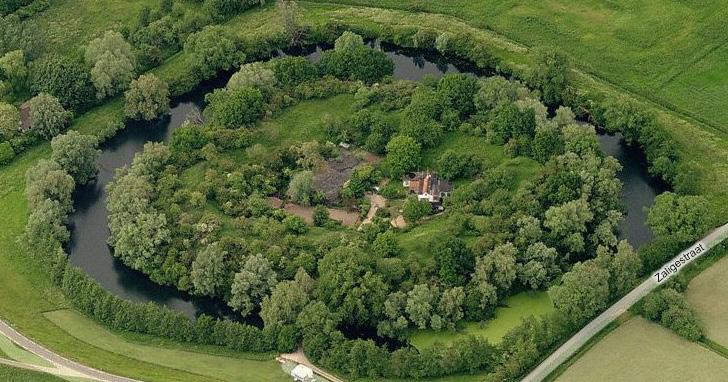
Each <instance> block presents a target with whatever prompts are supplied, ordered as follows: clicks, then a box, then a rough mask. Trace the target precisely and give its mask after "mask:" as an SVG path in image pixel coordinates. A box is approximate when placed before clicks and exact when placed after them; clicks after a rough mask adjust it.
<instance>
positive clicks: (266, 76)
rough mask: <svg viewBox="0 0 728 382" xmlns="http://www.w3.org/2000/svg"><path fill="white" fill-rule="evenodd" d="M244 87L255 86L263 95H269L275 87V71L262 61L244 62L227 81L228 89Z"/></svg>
mask: <svg viewBox="0 0 728 382" xmlns="http://www.w3.org/2000/svg"><path fill="white" fill-rule="evenodd" d="M244 87H252V88H257V89H258V90H260V91H261V93H263V94H264V95H267V96H270V95H271V94H272V93H273V90H274V89H275V87H276V77H275V73H273V70H271V69H269V68H268V67H267V66H266V65H264V64H263V63H262V62H253V63H250V64H245V65H243V66H241V67H240V70H238V71H237V72H236V73H235V74H233V76H232V77H230V80H229V81H228V83H227V89H228V90H237V89H240V88H244Z"/></svg>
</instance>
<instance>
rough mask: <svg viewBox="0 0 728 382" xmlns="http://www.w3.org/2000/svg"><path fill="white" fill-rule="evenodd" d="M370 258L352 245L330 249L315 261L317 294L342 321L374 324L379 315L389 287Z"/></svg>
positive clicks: (357, 324) (354, 323)
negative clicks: (317, 276) (317, 277)
mask: <svg viewBox="0 0 728 382" xmlns="http://www.w3.org/2000/svg"><path fill="white" fill-rule="evenodd" d="M373 260H374V258H373V256H371V255H370V254H369V253H366V252H364V251H362V249H361V248H357V247H355V246H353V245H351V246H341V247H336V248H334V249H332V250H331V251H329V252H328V253H327V254H326V255H325V256H324V257H323V259H321V260H320V261H319V263H318V271H319V275H320V277H319V279H318V288H317V290H316V292H317V296H318V298H319V300H320V301H323V302H324V303H325V304H326V306H328V307H329V309H331V310H332V312H333V313H334V314H336V316H337V317H339V318H340V319H341V321H342V323H344V324H348V325H354V326H362V325H372V326H373V325H375V324H376V322H377V321H378V318H379V317H380V316H381V313H382V306H383V304H384V301H385V300H386V297H387V294H388V292H389V286H388V285H387V284H386V283H385V282H384V280H383V279H382V277H381V276H380V275H379V274H377V272H376V271H375V269H374V261H373Z"/></svg>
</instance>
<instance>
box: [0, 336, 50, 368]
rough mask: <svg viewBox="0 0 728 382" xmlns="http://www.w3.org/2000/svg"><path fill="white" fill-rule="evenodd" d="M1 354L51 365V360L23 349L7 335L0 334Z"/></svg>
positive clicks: (10, 357)
mask: <svg viewBox="0 0 728 382" xmlns="http://www.w3.org/2000/svg"><path fill="white" fill-rule="evenodd" d="M0 356H2V357H3V358H7V359H11V360H13V361H18V362H22V363H29V364H31V365H36V366H45V367H51V366H53V365H51V363H50V362H48V361H46V360H44V359H43V358H40V357H38V356H37V355H35V354H33V353H31V352H29V351H26V350H25V349H21V348H20V347H18V346H17V345H15V344H14V343H12V342H11V341H10V340H9V339H8V338H7V337H5V336H0Z"/></svg>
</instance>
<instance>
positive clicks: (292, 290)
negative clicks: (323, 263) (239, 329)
mask: <svg viewBox="0 0 728 382" xmlns="http://www.w3.org/2000/svg"><path fill="white" fill-rule="evenodd" d="M312 289H313V280H312V279H311V277H309V276H308V274H306V272H305V271H304V270H303V269H299V270H298V272H297V273H296V278H295V280H293V281H290V280H288V281H281V282H280V283H278V284H277V285H276V286H275V287H274V288H273V292H272V293H271V294H270V296H265V297H263V302H262V303H261V307H260V317H261V318H262V319H263V323H265V327H266V328H277V327H281V326H283V325H289V324H292V323H294V322H295V321H296V317H298V315H299V313H301V311H302V310H303V308H304V307H305V306H306V305H307V304H308V302H309V294H310V293H311V291H312Z"/></svg>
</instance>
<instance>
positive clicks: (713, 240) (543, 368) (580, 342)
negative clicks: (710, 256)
mask: <svg viewBox="0 0 728 382" xmlns="http://www.w3.org/2000/svg"><path fill="white" fill-rule="evenodd" d="M727 237H728V224H726V225H723V226H721V227H719V228H717V229H716V230H714V231H713V232H711V233H710V234H708V235H707V236H706V237H704V238H703V239H702V240H700V241H698V242H696V243H695V244H694V245H693V246H692V247H690V248H693V247H696V246H697V245H699V244H700V243H702V244H703V245H704V247H705V248H706V250H710V249H711V248H713V247H715V246H716V245H718V244H719V243H720V242H722V241H723V240H724V239H726V238H727ZM683 268H684V267H683ZM681 269H682V268H678V269H677V271H676V272H675V273H673V274H672V275H671V276H674V275H675V274H677V273H678V272H679V271H680V270H681ZM658 285H659V284H658V282H657V279H656V278H655V277H654V276H653V275H652V274H651V275H650V277H649V278H648V279H647V280H645V281H644V282H642V284H640V285H638V286H637V287H635V288H634V289H632V291H631V292H629V293H628V294H627V295H625V296H624V297H622V298H621V299H620V300H619V301H617V302H616V303H615V304H614V305H612V306H611V307H610V308H609V309H607V310H605V311H604V312H603V313H602V314H600V315H599V316H597V317H596V318H595V319H594V320H592V321H591V322H590V323H589V324H588V325H586V326H585V327H584V328H582V329H581V330H580V331H579V332H577V333H576V334H575V335H574V336H573V337H571V338H570V339H569V340H568V341H566V342H565V343H564V344H563V345H561V347H559V348H558V349H556V351H555V352H554V353H552V354H551V355H550V356H549V357H548V358H546V359H545V360H544V361H543V362H541V364H540V365H538V366H537V367H536V368H535V369H533V371H531V373H529V374H528V375H527V376H526V377H525V378H524V379H523V382H540V381H542V380H544V379H545V378H546V377H547V376H548V375H549V374H551V373H552V372H553V371H554V370H556V368H557V367H558V366H559V365H561V364H562V363H563V362H565V361H566V360H567V359H568V358H569V357H571V356H572V355H573V354H574V353H576V351H577V350H579V348H581V347H582V346H584V344H586V342H587V341H589V339H590V338H592V337H593V336H594V335H596V334H597V333H599V332H600V331H601V330H602V329H604V328H605V327H606V326H607V325H609V323H610V322H612V321H614V320H615V319H616V318H617V317H619V316H620V315H621V314H622V313H624V312H626V311H627V309H629V308H630V307H631V306H632V305H634V304H635V303H636V302H637V301H639V300H640V299H642V297H644V296H646V295H647V294H648V293H650V292H651V291H652V290H654V289H655V288H657V286H658Z"/></svg>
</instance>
